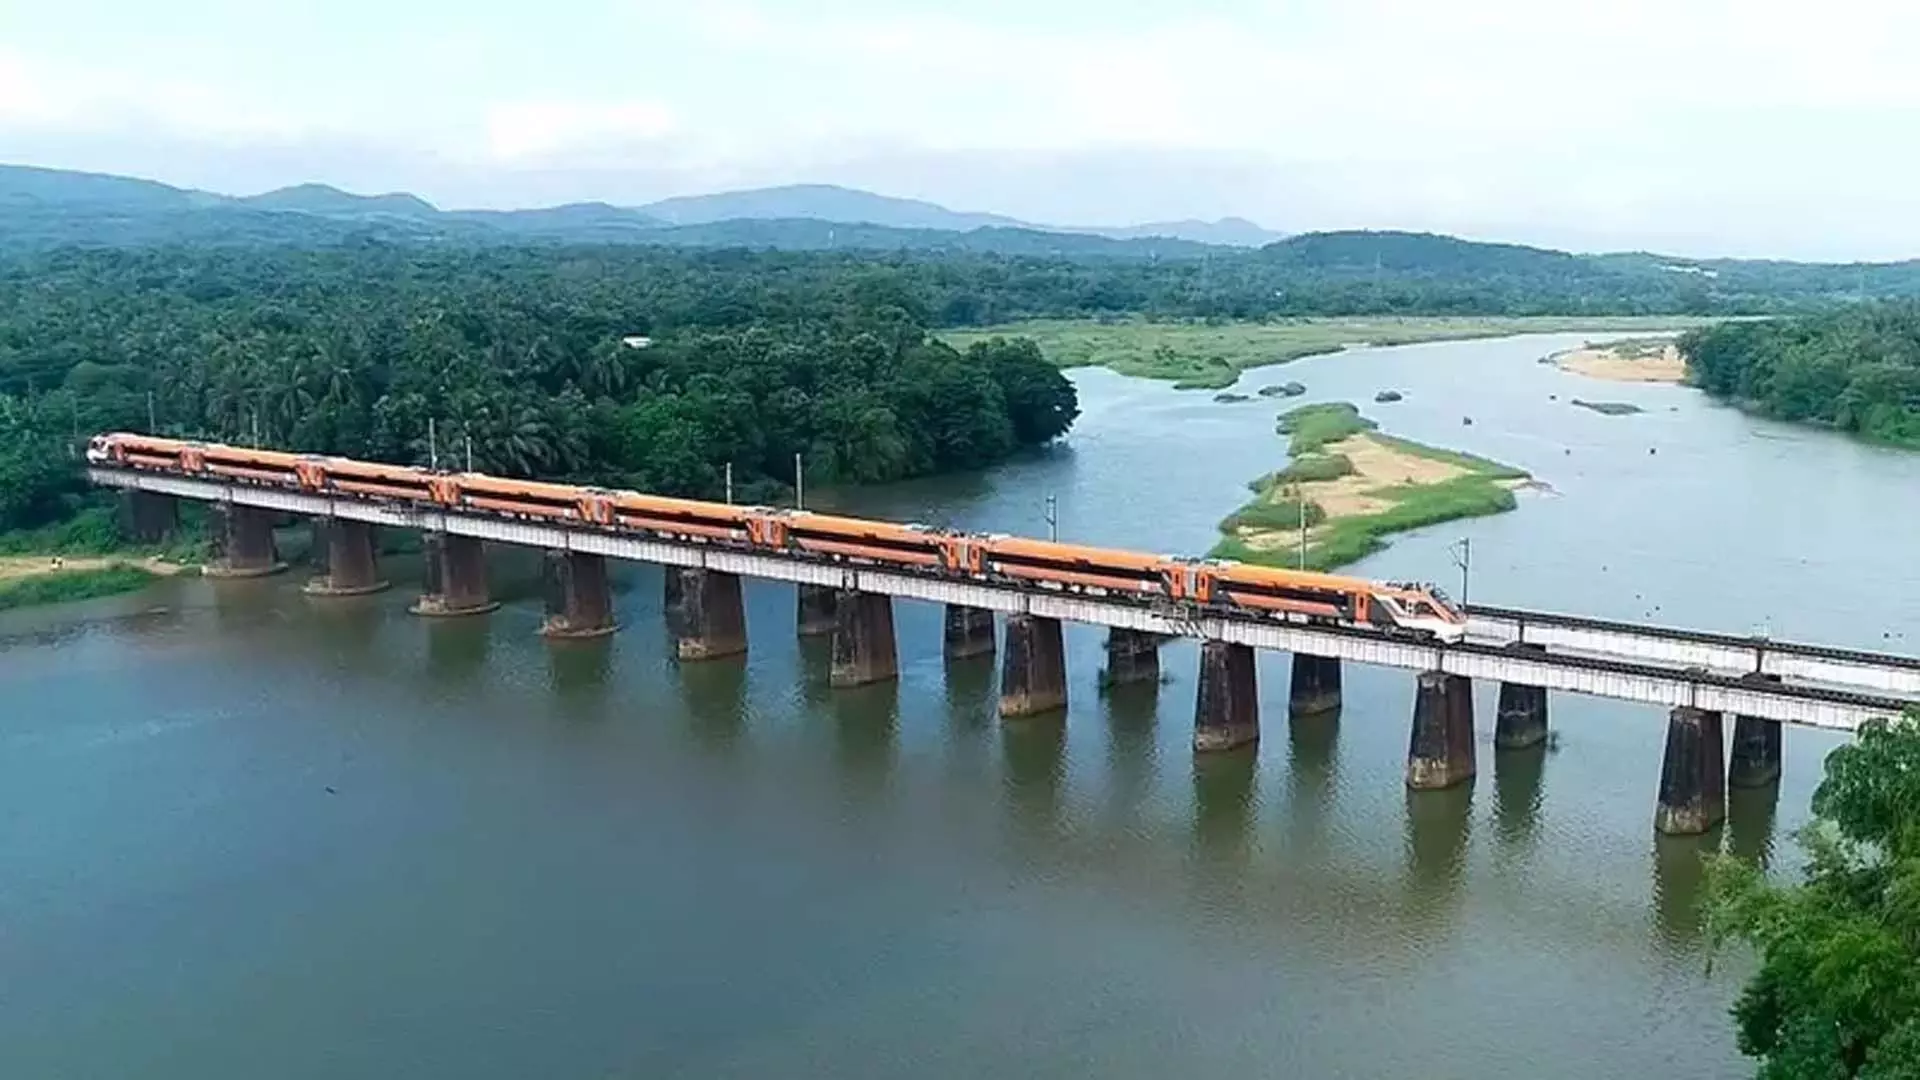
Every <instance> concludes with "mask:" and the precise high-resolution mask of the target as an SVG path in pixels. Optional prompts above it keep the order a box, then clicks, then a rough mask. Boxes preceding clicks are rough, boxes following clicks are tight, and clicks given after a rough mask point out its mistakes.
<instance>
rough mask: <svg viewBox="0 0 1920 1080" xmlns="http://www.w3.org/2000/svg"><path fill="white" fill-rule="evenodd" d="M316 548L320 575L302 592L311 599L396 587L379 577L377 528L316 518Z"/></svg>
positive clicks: (314, 524) (363, 594) (357, 523)
mask: <svg viewBox="0 0 1920 1080" xmlns="http://www.w3.org/2000/svg"><path fill="white" fill-rule="evenodd" d="M313 545H314V549H315V555H316V556H318V564H317V565H318V566H319V567H320V573H319V574H318V575H317V576H315V577H312V578H309V579H308V580H307V583H306V585H305V586H304V587H303V588H302V589H301V590H300V591H301V592H304V593H306V594H307V595H308V596H365V595H367V594H368V593H377V592H379V591H381V590H382V589H385V588H387V587H388V586H390V585H392V584H393V583H392V582H390V581H388V580H387V579H385V578H383V577H381V576H380V564H379V560H378V559H377V558H376V557H375V555H374V552H375V551H376V550H377V548H378V545H377V543H376V538H375V536H374V527H373V526H372V525H370V524H368V523H367V522H364V521H342V520H341V519H339V518H320V519H317V520H316V521H314V523H313Z"/></svg>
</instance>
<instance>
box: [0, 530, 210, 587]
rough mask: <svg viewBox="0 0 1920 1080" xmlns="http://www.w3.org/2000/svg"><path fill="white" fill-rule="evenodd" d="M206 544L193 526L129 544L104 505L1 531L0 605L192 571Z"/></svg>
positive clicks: (134, 584)
mask: <svg viewBox="0 0 1920 1080" xmlns="http://www.w3.org/2000/svg"><path fill="white" fill-rule="evenodd" d="M205 557H206V545H205V543H204V541H202V540H200V539H199V538H198V535H197V531H196V530H191V529H190V530H186V531H183V532H182V533H181V535H179V536H178V537H176V538H175V539H174V540H173V541H171V542H169V543H165V544H157V545H155V544H134V543H130V542H128V541H127V540H126V539H125V538H123V537H122V536H121V535H120V530H119V527H118V525H117V523H116V521H115V517H114V513H113V511H112V510H111V509H109V508H107V507H104V506H89V507H85V508H83V509H81V510H80V511H79V512H78V513H76V514H74V516H72V517H70V518H68V519H66V520H65V521H60V522H55V523H53V524H50V525H46V526H43V527H41V528H37V529H27V530H21V531H17V532H10V533H5V534H0V610H8V609H12V608H19V607H32V606H37V605H41V604H57V603H65V602H67V601H72V600H92V599H95V598H98V597H102V596H113V595H116V594H119V593H127V592H134V591H136V590H139V589H143V588H145V587H146V586H148V585H151V584H152V583H153V582H154V581H156V580H158V579H160V578H163V577H173V576H175V575H178V574H184V573H197V572H198V570H197V567H198V566H199V564H200V563H201V562H203V561H204V560H205Z"/></svg>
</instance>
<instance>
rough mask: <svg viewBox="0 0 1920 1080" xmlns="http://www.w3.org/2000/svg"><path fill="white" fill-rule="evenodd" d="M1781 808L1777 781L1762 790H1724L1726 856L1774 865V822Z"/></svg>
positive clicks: (1761, 788)
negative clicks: (1725, 802)
mask: <svg viewBox="0 0 1920 1080" xmlns="http://www.w3.org/2000/svg"><path fill="white" fill-rule="evenodd" d="M1779 807H1780V784H1779V782H1778V781H1776V782H1774V783H1771V784H1767V785H1766V786H1764V787H1755V788H1740V787H1736V788H1728V789H1727V853H1728V854H1730V855H1733V856H1736V857H1738V858H1742V859H1746V860H1749V861H1751V862H1754V863H1758V864H1759V866H1760V868H1761V869H1762V870H1765V869H1767V868H1768V867H1770V866H1771V865H1772V864H1773V855H1774V843H1775V839H1774V818H1775V817H1776V816H1777V814H1778V812H1779Z"/></svg>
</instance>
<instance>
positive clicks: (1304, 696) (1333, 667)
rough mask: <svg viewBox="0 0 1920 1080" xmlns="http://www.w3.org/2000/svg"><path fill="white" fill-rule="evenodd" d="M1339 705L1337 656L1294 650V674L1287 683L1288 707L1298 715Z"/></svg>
mask: <svg viewBox="0 0 1920 1080" xmlns="http://www.w3.org/2000/svg"><path fill="white" fill-rule="evenodd" d="M1339 707H1340V658H1339V657H1337V656H1313V655H1310V654H1308V653H1294V654H1293V678H1292V681H1291V682H1290V683H1289V684H1288V686H1287V711H1288V712H1290V713H1294V714H1296V715H1300V716H1311V715H1313V714H1315V713H1323V712H1333V711H1334V710H1335V709H1338V708H1339Z"/></svg>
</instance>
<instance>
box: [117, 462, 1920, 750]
mask: <svg viewBox="0 0 1920 1080" xmlns="http://www.w3.org/2000/svg"><path fill="white" fill-rule="evenodd" d="M89 476H90V478H91V479H92V480H93V482H94V483H97V484H101V485H105V486H110V487H120V488H128V489H135V490H141V491H149V492H154V493H157V494H165V495H173V496H177V497H180V498H187V499H197V500H201V501H206V502H224V503H232V504H235V505H241V506H253V507H259V508H262V509H269V510H279V511H286V512H290V513H294V514H302V515H308V516H313V517H329V516H330V517H337V518H341V519H345V520H351V521H365V522H370V523H373V524H377V525H385V526H391V527H395V528H405V529H418V530H426V531H444V532H446V533H450V534H453V535H458V536H470V537H474V538H476V539H480V540H484V541H488V542H491V543H500V544H516V545H521V546H525V547H537V548H543V549H550V550H563V551H576V552H581V553H588V554H597V555H603V556H608V557H611V558H617V559H627V560H634V561H639V562H651V563H659V564H662V565H668V566H698V567H704V568H707V569H711V570H717V571H723V572H726V573H733V574H743V575H747V576H750V577H760V578H769V579H773V580H777V581H789V582H794V583H797V584H807V585H825V586H832V587H836V588H843V589H853V590H858V591H863V592H874V593H884V594H886V595H889V596H897V597H903V598H907V599H914V600H925V601H932V602H936V603H947V604H965V605H968V606H971V607H978V608H987V609H990V610H994V611H1000V612H1006V613H1025V614H1032V615H1039V616H1044V617H1047V618H1055V619H1063V620H1071V621H1074V622H1082V623H1092V624H1096V625H1101V626H1109V627H1117V628H1123V629H1130V630H1144V631H1150V632H1153V633H1158V634H1166V635H1171V636H1178V637H1188V638H1200V639H1213V640H1220V641H1229V642H1235V643H1239V644H1245V645H1250V646H1253V647H1255V648H1261V649H1271V650H1277V651H1284V652H1296V653H1307V654H1311V655H1315V656H1328V657H1336V658H1338V659H1341V660H1351V661H1356V662H1359V663H1366V664H1378V665H1383V666H1387V667H1398V668H1406V669H1409V670H1415V671H1429V670H1438V671H1444V672H1447V673H1450V674H1455V675H1464V676H1467V677H1469V678H1474V679H1488V680H1495V681H1501V682H1512V683H1521V684H1526V685H1530V686H1542V687H1546V688H1548V689H1553V690H1566V691H1572V692H1575V693H1582V694H1592V695H1596V696H1600V697H1611V698H1617V699H1621V700H1625V701H1637V702H1644V703H1647V704H1653V705H1665V706H1678V705H1691V706H1694V707H1697V708H1702V709H1710V710H1717V711H1723V712H1728V713H1737V714H1743V715H1750V716H1758V717H1765V718H1767V719H1773V720H1780V721H1784V722H1786V723H1790V724H1800V725H1806V726H1810V727H1821V728H1831V729H1839V730H1851V729H1853V728H1855V727H1857V726H1859V725H1860V724H1861V723H1862V722H1864V721H1866V720H1868V719H1871V718H1873V717H1879V716H1887V715H1891V714H1894V713H1897V712H1899V711H1900V710H1901V709H1903V708H1904V707H1905V706H1906V705H1907V704H1908V703H1909V699H1908V698H1906V697H1896V696H1889V695H1888V694H1886V693H1882V692H1879V691H1892V692H1894V693H1897V694H1903V695H1920V664H1914V663H1911V662H1905V661H1903V662H1900V663H1890V664H1885V665H1881V664H1878V663H1875V662H1874V661H1873V659H1872V658H1871V657H1866V658H1862V656H1860V655H1859V654H1848V653H1846V652H1845V651H1844V650H1823V649H1818V648H1817V647H1800V648H1798V649H1797V650H1796V649H1792V648H1787V649H1780V648H1777V647H1773V646H1771V645H1769V644H1767V643H1760V642H1755V641H1751V640H1747V639H1739V638H1728V637H1726V636H1724V635H1712V634H1689V633H1687V632H1684V631H1673V630H1666V629H1664V628H1647V627H1634V626H1629V625H1623V624H1615V623H1604V622H1601V621H1599V620H1581V619H1577V618H1571V617H1565V616H1559V617H1554V616H1545V617H1542V616H1539V615H1536V614H1534V613H1527V612H1515V611H1508V610H1503V609H1490V608H1476V609H1474V610H1473V611H1472V613H1471V620H1470V628H1471V635H1470V638H1469V640H1468V641H1466V642H1464V643H1461V644H1458V645H1451V646H1449V645H1444V644H1439V643H1435V642H1429V641H1409V640H1406V639H1404V638H1400V637H1396V636H1390V635H1388V634H1386V633H1384V632H1376V631H1369V630H1361V629H1343V628H1336V627H1328V626H1322V625H1311V624H1305V623H1298V622H1289V621H1283V620H1280V619H1277V618H1272V617H1262V616H1258V615H1254V614H1240V613H1230V612H1222V611H1219V610H1215V609H1198V608H1189V607H1174V606H1167V605H1164V604H1161V605H1156V604H1150V603H1146V602H1143V601H1142V600H1141V599H1139V598H1136V597H1131V596H1122V595H1115V594H1108V593H1105V592H1104V591H1101V590H1094V589H1089V590H1082V591H1069V590H1064V589H1059V588H1046V587H1041V586H1039V585H1037V584H1035V583H1032V582H1016V581H1005V580H977V579H968V580H956V579H953V578H950V577H945V576H941V575H938V574H932V573H930V574H927V575H924V576H923V575H917V574H910V573H903V572H901V571H897V570H881V569H876V568H873V567H870V566H864V565H859V564H854V563H846V562H824V561H818V560H815V559H812V558H808V557H804V556H800V555H787V554H778V553H772V552H762V551H748V550H737V549H733V548H729V547H722V546H717V545H708V544H702V543H693V542H683V541H677V540H674V541H669V540H663V539H659V538H655V537H652V536H645V535H635V534H631V533H624V532H619V531H612V530H603V529H597V528H591V527H583V526H564V525H556V524H550V523H541V522H531V521H526V520H521V519H517V518H511V517H506V516H494V515H487V514H477V513H468V512H450V511H446V510H442V509H438V508H421V507H415V506H410V505H404V504H396V503H385V502H380V501H376V500H371V499H364V498H357V497H343V496H335V495H319V494H307V493H300V492H293V491H286V490H281V489H274V488H265V487H256V486H252V485H248V484H233V483H225V482H221V481H215V480H201V479H190V478H186V477H179V476H168V475H156V474H152V473H144V472H136V471H132V470H125V469H119V468H111V467H95V468H93V469H90V470H89ZM1517 641H1525V642H1529V643H1534V644H1540V645H1545V646H1547V648H1548V650H1549V651H1548V652H1546V653H1538V652H1520V651H1517V650H1514V649H1512V648H1510V647H1509V646H1510V645H1511V644H1512V643H1513V642H1517ZM1555 650H1558V651H1555ZM1754 672H1761V673H1769V674H1780V675H1782V676H1783V677H1784V678H1785V679H1788V680H1792V681H1782V682H1769V681H1763V680H1755V679H1753V678H1751V677H1750V676H1751V674H1752V673H1754ZM1808 672H1818V676H1812V675H1808V674H1807V673H1808ZM1836 674H1839V675H1853V676H1857V678H1851V679H1850V678H1837V679H1834V678H1825V677H1829V676H1834V675H1836ZM1816 677H1819V678H1820V680H1821V681H1823V682H1833V683H1838V684H1839V685H1806V684H1805V683H1804V682H1802V681H1800V680H1803V679H1807V678H1816ZM1907 679H1911V681H1903V680H1907Z"/></svg>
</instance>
